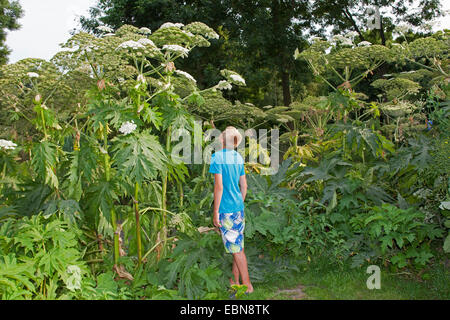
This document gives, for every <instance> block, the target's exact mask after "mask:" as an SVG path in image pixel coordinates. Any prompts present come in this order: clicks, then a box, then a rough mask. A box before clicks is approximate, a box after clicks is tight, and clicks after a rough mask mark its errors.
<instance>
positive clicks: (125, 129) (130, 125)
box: [119, 120, 137, 135]
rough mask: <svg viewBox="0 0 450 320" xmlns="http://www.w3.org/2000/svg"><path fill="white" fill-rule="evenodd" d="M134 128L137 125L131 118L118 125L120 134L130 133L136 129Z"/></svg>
mask: <svg viewBox="0 0 450 320" xmlns="http://www.w3.org/2000/svg"><path fill="white" fill-rule="evenodd" d="M136 128H137V125H136V124H135V123H134V121H133V120H132V121H131V122H130V121H127V122H125V123H123V124H122V126H121V127H120V129H119V131H120V132H121V133H122V134H124V135H127V134H130V133H132V132H133V131H134V130H136Z"/></svg>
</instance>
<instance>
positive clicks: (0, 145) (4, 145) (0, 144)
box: [0, 139, 17, 150]
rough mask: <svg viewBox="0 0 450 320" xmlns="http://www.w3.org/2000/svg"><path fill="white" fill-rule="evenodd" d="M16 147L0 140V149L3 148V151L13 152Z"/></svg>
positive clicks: (9, 142)
mask: <svg viewBox="0 0 450 320" xmlns="http://www.w3.org/2000/svg"><path fill="white" fill-rule="evenodd" d="M16 147H17V144H15V143H14V142H12V141H9V140H3V139H0V149H1V148H3V149H5V150H14V149H15V148H16Z"/></svg>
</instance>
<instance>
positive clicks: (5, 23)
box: [0, 0, 23, 65]
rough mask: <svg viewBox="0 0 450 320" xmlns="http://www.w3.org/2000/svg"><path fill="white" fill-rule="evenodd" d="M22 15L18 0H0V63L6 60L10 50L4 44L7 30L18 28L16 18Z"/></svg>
mask: <svg viewBox="0 0 450 320" xmlns="http://www.w3.org/2000/svg"><path fill="white" fill-rule="evenodd" d="M22 15H23V11H22V7H21V6H20V3H19V1H15V0H0V65H2V64H5V63H7V62H8V55H9V53H10V52H11V51H10V50H9V48H8V47H7V46H6V44H5V41H6V35H7V31H8V30H9V31H12V30H17V29H19V28H20V25H19V24H18V22H17V20H18V19H19V18H21V17H22Z"/></svg>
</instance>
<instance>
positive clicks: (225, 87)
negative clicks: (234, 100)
mask: <svg viewBox="0 0 450 320" xmlns="http://www.w3.org/2000/svg"><path fill="white" fill-rule="evenodd" d="M216 88H217V89H219V90H231V89H233V86H232V85H231V83H229V82H228V81H226V80H221V81H219V83H218V84H217V85H216Z"/></svg>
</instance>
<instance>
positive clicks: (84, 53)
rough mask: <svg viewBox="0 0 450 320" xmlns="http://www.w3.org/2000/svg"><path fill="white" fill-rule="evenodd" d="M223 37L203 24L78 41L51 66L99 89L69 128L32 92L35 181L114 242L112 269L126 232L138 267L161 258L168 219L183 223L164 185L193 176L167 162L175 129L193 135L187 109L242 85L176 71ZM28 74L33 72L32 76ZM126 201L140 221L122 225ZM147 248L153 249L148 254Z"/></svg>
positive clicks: (228, 74)
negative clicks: (148, 222) (202, 84)
mask: <svg viewBox="0 0 450 320" xmlns="http://www.w3.org/2000/svg"><path fill="white" fill-rule="evenodd" d="M217 37H218V35H217V34H216V33H215V32H214V31H213V30H212V29H211V28H209V27H208V26H206V25H204V24H202V23H200V22H195V23H191V24H189V25H186V26H183V25H181V24H172V23H166V24H164V25H162V26H161V27H160V29H158V30H157V31H155V32H154V33H151V31H150V30H148V29H146V28H141V29H138V28H135V27H133V26H129V25H125V26H123V27H121V28H119V29H118V30H116V32H115V33H113V32H112V30H109V28H107V27H100V28H99V36H95V35H91V34H87V33H79V34H76V35H74V36H73V37H72V38H71V39H70V40H69V41H68V42H67V43H65V44H63V45H62V46H63V48H65V50H63V51H61V52H59V53H58V54H56V55H55V57H54V58H53V59H52V61H51V62H52V64H53V65H54V66H55V68H57V69H58V70H62V71H63V72H64V74H65V75H66V76H70V74H72V73H74V72H75V71H79V72H83V73H84V74H85V75H86V76H87V78H88V79H89V80H90V82H91V83H92V82H93V83H96V84H97V85H96V86H95V87H94V88H92V89H91V90H89V91H88V95H87V97H88V103H87V104H85V105H81V104H80V105H79V107H78V108H77V110H76V112H75V114H74V117H73V119H71V120H70V121H69V122H67V123H66V124H63V123H59V124H58V121H57V117H56V116H55V113H54V111H53V108H52V107H51V105H50V104H48V102H47V100H46V99H47V98H46V96H45V94H46V92H43V91H40V89H39V86H38V85H34V86H33V90H34V92H33V95H34V99H33V103H34V104H35V109H34V110H35V118H34V119H30V120H31V121H32V122H33V123H34V124H35V126H36V128H37V129H38V130H39V132H40V134H39V136H40V139H41V141H40V142H36V143H34V144H33V146H32V148H31V165H32V169H33V172H34V173H35V174H34V176H33V178H34V179H35V180H36V181H41V183H42V184H43V185H46V186H48V187H49V188H50V189H51V190H52V192H51V194H52V195H49V196H47V197H46V198H49V197H50V198H52V197H54V198H55V199H56V200H68V199H71V198H72V199H75V200H77V201H78V202H80V206H81V208H82V209H83V211H84V212H85V213H86V214H87V216H88V221H91V222H93V225H94V226H96V229H97V230H98V231H101V232H106V233H107V234H109V235H112V236H113V238H114V241H113V243H114V250H113V253H114V261H115V263H116V264H117V263H118V262H119V257H120V256H121V255H122V254H123V250H122V248H121V244H120V242H121V239H120V237H119V235H120V232H121V229H122V228H123V227H126V226H128V227H131V226H133V227H134V228H135V240H136V251H137V252H136V255H137V258H138V262H139V263H141V262H142V261H143V260H144V257H146V256H148V255H149V254H150V253H151V252H152V251H156V252H157V257H161V255H163V254H164V250H165V248H166V247H167V240H168V238H167V232H168V230H167V229H168V216H171V217H175V216H178V215H175V214H174V213H172V212H171V211H169V210H168V207H167V190H168V184H169V183H170V182H171V181H173V182H175V183H176V184H178V185H179V186H180V185H182V183H183V182H184V179H185V176H186V175H187V168H186V167H185V166H184V165H183V164H175V162H174V161H173V159H171V156H170V152H171V149H172V141H171V137H172V133H173V132H174V131H176V130H179V129H183V128H184V129H188V130H189V129H190V128H192V123H193V116H192V115H191V114H190V113H189V112H188V110H187V108H186V107H187V105H188V104H199V105H201V104H202V103H204V99H203V97H202V95H205V94H207V92H214V91H217V90H223V89H229V88H230V87H231V86H232V85H233V84H235V85H245V80H244V79H243V78H242V77H241V76H240V75H238V74H237V73H235V72H233V71H230V70H223V71H222V72H221V74H222V75H223V76H224V77H225V79H226V80H223V81H221V82H220V83H219V84H218V85H216V86H214V87H212V88H207V89H205V90H199V89H198V88H197V86H196V80H195V79H194V78H193V77H192V76H190V75H189V74H188V73H186V72H184V71H181V70H177V69H176V66H175V62H176V60H177V59H179V58H185V57H187V56H188V54H189V53H190V51H191V50H193V49H194V48H195V47H198V46H203V47H206V46H209V44H210V43H209V40H210V39H215V38H217ZM27 71H28V70H25V72H27ZM32 71H33V72H34V71H36V70H35V69H33V70H29V71H28V72H32ZM39 77H40V76H39V74H37V73H36V74H32V75H31V78H39ZM180 78H181V79H183V81H185V82H186V81H188V82H189V84H190V85H189V88H190V89H189V90H191V92H190V93H189V94H187V95H185V97H183V98H181V97H180V96H179V95H178V94H176V93H175V88H174V84H175V83H176V82H177V80H178V79H180ZM63 133H65V134H63ZM67 133H68V134H67ZM70 135H71V136H72V139H70ZM158 137H162V138H163V139H162V141H161V140H160V139H159V138H158ZM64 138H65V140H66V144H67V138H69V143H68V144H69V146H68V148H62V147H61V141H62V140H64ZM70 140H71V141H70ZM158 181H159V182H158ZM155 183H156V184H155ZM158 184H159V185H160V187H158ZM158 190H160V195H159V196H156V197H154V200H155V199H156V201H157V203H156V204H155V203H154V202H153V204H151V203H147V204H149V205H150V206H148V207H146V208H143V207H142V203H141V201H140V200H141V199H148V198H149V197H147V196H145V194H146V193H147V192H153V193H155V192H158ZM130 200H131V201H132V208H133V211H134V216H135V219H134V221H131V220H130V219H128V218H127V219H126V220H125V221H124V222H122V223H120V221H119V219H118V218H119V217H118V215H117V212H116V209H117V208H120V206H117V205H127V204H129V201H130ZM44 202H45V201H44ZM150 212H151V213H154V214H153V216H154V217H159V218H157V219H156V220H155V219H154V225H153V228H152V230H151V232H150V235H148V234H147V233H144V234H145V237H144V239H142V234H141V233H142V226H141V225H140V219H141V216H143V215H144V214H145V213H150ZM143 244H147V246H148V247H149V248H150V250H149V251H148V252H147V253H146V254H145V255H144V254H143V249H144V248H143Z"/></svg>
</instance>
